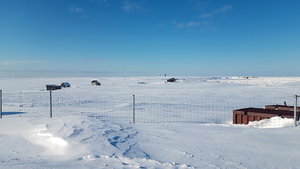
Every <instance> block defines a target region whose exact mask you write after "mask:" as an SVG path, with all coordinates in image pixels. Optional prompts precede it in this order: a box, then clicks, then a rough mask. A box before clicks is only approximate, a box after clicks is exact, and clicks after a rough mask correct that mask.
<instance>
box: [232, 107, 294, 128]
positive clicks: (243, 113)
mask: <svg viewBox="0 0 300 169" xmlns="http://www.w3.org/2000/svg"><path fill="white" fill-rule="evenodd" d="M275 116H279V117H284V118H293V117H294V112H292V111H286V110H275V109H262V108H252V107H250V108H244V109H238V110H234V111H233V124H248V123H249V122H250V121H259V120H263V119H268V118H271V117H275Z"/></svg>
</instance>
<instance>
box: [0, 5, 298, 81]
mask: <svg viewBox="0 0 300 169" xmlns="http://www.w3.org/2000/svg"><path fill="white" fill-rule="evenodd" d="M0 72H2V73H5V72H15V73H21V74H22V75H23V74H24V75H25V74H26V72H29V73H30V72H47V73H48V74H50V73H51V72H66V73H67V72H69V73H70V72H100V73H103V74H106V75H107V74H115V75H118V74H119V75H122V74H126V75H160V74H164V73H167V74H170V75H201V76H216V75H220V76H224V75H228V76H231V75H253V76H300V1H299V0H0Z"/></svg>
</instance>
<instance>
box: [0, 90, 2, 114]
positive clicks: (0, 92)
mask: <svg viewBox="0 0 300 169" xmlns="http://www.w3.org/2000/svg"><path fill="white" fill-rule="evenodd" d="M0 118H1V119H2V90H0Z"/></svg>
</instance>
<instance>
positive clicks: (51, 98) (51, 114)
mask: <svg viewBox="0 0 300 169" xmlns="http://www.w3.org/2000/svg"><path fill="white" fill-rule="evenodd" d="M50 118H52V90H50Z"/></svg>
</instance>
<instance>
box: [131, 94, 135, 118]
mask: <svg viewBox="0 0 300 169" xmlns="http://www.w3.org/2000/svg"><path fill="white" fill-rule="evenodd" d="M132 99H133V104H132V113H133V114H132V115H133V116H132V122H133V124H134V123H135V95H133V98H132Z"/></svg>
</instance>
